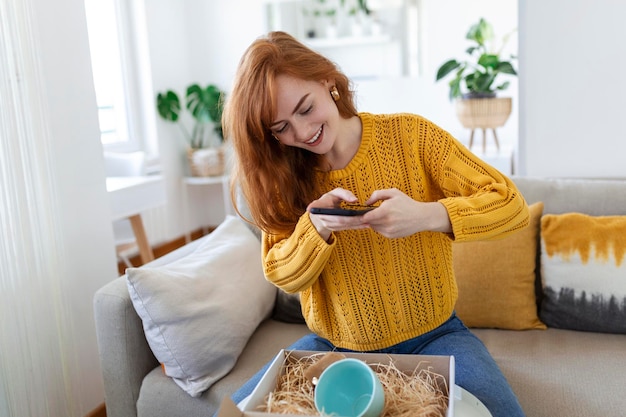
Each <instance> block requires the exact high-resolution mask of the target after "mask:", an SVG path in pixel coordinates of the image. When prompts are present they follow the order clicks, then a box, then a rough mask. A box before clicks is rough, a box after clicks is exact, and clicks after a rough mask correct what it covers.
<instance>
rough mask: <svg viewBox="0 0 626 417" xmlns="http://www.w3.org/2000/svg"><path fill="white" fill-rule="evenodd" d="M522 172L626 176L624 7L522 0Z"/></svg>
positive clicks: (609, 0)
mask: <svg viewBox="0 0 626 417" xmlns="http://www.w3.org/2000/svg"><path fill="white" fill-rule="evenodd" d="M519 14H520V61H521V69H520V97H521V103H520V127H521V128H520V133H521V141H520V145H521V146H520V162H521V163H520V171H521V173H522V174H524V175H529V176H562V177H622V178H623V177H626V163H625V162H624V155H625V154H626V133H625V132H626V130H625V129H624V117H625V116H624V115H625V114H626V78H624V75H623V69H624V68H626V47H625V46H624V45H625V44H624V39H626V25H624V17H625V16H626V2H620V1H615V0H596V1H588V0H544V1H534V0H520V8H519Z"/></svg>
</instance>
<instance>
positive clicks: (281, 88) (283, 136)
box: [270, 75, 341, 154]
mask: <svg viewBox="0 0 626 417" xmlns="http://www.w3.org/2000/svg"><path fill="white" fill-rule="evenodd" d="M276 86H277V91H276V99H277V105H276V116H275V117H274V120H273V121H272V125H271V126H270V130H271V131H272V134H273V135H274V136H275V137H276V138H278V140H280V142H281V143H282V144H284V145H287V146H295V147H299V148H303V149H306V150H309V151H311V152H315V153H317V154H326V153H327V152H329V151H330V150H331V149H332V147H333V146H334V144H335V140H336V137H337V136H336V135H337V134H336V132H337V128H338V124H339V122H340V119H341V117H340V116H339V111H338V110H337V106H336V105H335V102H334V101H333V99H332V97H331V95H330V88H331V85H330V84H329V83H328V82H316V81H305V80H301V79H299V78H294V77H291V76H288V75H279V76H278V77H276Z"/></svg>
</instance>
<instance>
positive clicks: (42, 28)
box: [2, 0, 117, 417]
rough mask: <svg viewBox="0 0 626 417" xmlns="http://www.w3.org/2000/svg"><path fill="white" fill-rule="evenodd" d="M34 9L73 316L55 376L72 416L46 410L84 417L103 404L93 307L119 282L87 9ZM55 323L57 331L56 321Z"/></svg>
mask: <svg viewBox="0 0 626 417" xmlns="http://www.w3.org/2000/svg"><path fill="white" fill-rule="evenodd" d="M32 3H33V4H34V8H33V10H34V13H35V21H34V22H33V24H34V27H35V28H36V31H37V33H38V36H37V42H39V44H40V46H41V51H42V54H41V56H40V61H41V65H42V72H43V75H44V80H43V81H44V85H43V87H42V91H41V97H42V100H43V102H44V105H45V106H47V110H48V112H49V122H50V133H51V136H52V138H53V152H54V161H52V162H51V164H52V167H53V172H52V174H53V176H54V181H55V182H56V184H57V187H58V188H57V191H58V201H59V203H60V210H61V213H62V216H63V218H62V219H61V221H62V227H63V236H62V237H61V242H62V244H63V248H61V252H62V253H64V254H65V256H66V259H64V261H65V263H64V267H65V269H66V276H64V277H63V288H62V289H61V294H62V295H61V297H62V300H63V303H64V308H66V309H67V311H69V312H70V315H69V317H67V319H68V320H69V322H68V323H64V324H63V325H64V327H66V328H69V329H72V332H71V334H70V335H59V339H60V340H59V341H58V343H59V344H60V345H61V346H62V350H63V354H64V361H65V363H64V367H65V368H66V370H67V371H68V374H67V375H56V376H54V377H55V379H56V380H57V381H58V383H59V384H63V383H66V384H67V387H66V389H67V390H68V395H69V397H68V399H69V400H70V403H71V404H70V405H71V407H72V409H71V410H55V409H53V407H54V406H53V405H52V404H49V405H48V407H50V412H51V414H50V415H53V416H59V417H61V416H83V415H85V414H87V413H88V412H89V411H91V410H92V409H93V408H95V407H96V406H97V405H98V404H100V403H102V402H103V399H104V398H103V388H102V381H101V376H100V367H99V359H98V351H97V345H96V336H95V331H94V324H93V323H94V321H93V307H92V300H93V294H94V292H95V291H96V290H97V289H98V288H99V287H101V286H102V285H104V284H105V283H107V282H108V281H110V280H111V279H112V278H115V277H116V275H117V270H116V267H115V265H116V262H115V250H114V245H113V231H112V228H111V223H110V221H109V219H110V210H109V200H108V196H107V193H106V186H105V180H104V162H103V157H102V147H101V145H100V133H99V127H98V119H97V112H96V110H95V109H96V99H95V92H94V89H93V81H92V76H91V65H90V59H89V49H88V42H87V29H86V23H85V18H84V6H83V2H82V0H58V1H55V2H50V1H48V0H33V1H32ZM61 10H62V13H60V12H59V11H61ZM51 244H52V242H51ZM50 320H51V323H50V326H51V328H54V326H55V324H54V322H53V321H54V318H53V317H50ZM68 336H69V337H68ZM2 337H6V335H3V336H2ZM66 337H67V338H66ZM37 342H38V341H36V340H35V341H33V343H37ZM36 371H37V370H35V372H36ZM33 395H34V397H33V399H32V401H39V400H41V401H46V398H45V393H41V392H38V393H33Z"/></svg>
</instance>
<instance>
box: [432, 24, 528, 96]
mask: <svg viewBox="0 0 626 417" xmlns="http://www.w3.org/2000/svg"><path fill="white" fill-rule="evenodd" d="M509 36H510V34H508V35H507V36H505V37H504V39H503V43H502V47H501V48H500V51H501V50H502V48H504V46H505V45H506V42H507V41H508V38H509ZM494 38H495V35H494V31H493V27H492V26H491V24H489V23H488V22H487V21H486V20H485V19H483V18H481V19H480V21H479V22H478V23H476V24H474V25H472V27H471V28H470V29H469V31H468V32H467V35H466V39H469V40H471V41H474V42H475V45H472V46H470V47H469V48H467V50H466V52H467V54H468V55H469V56H470V57H471V58H472V60H473V61H472V62H470V61H469V60H466V61H457V60H456V59H450V60H448V61H446V62H445V63H444V64H443V65H441V67H439V70H438V71H437V79H436V81H439V80H441V79H442V78H445V77H446V76H447V75H448V74H450V73H452V72H453V71H456V72H455V73H454V78H452V79H451V80H450V82H449V85H450V100H453V99H455V98H459V97H463V98H484V97H495V96H496V91H498V90H505V89H506V88H508V86H509V84H510V83H509V81H506V82H504V83H502V84H499V85H496V84H495V81H496V78H497V77H498V75H500V74H509V75H513V76H515V75H517V72H516V71H515V68H513V64H512V63H511V62H510V60H513V59H515V57H514V56H511V58H510V60H508V61H504V60H501V59H500V52H491V51H489V50H488V48H487V43H488V42H491V41H493V39H494Z"/></svg>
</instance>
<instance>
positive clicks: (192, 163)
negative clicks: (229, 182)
mask: <svg viewBox="0 0 626 417" xmlns="http://www.w3.org/2000/svg"><path fill="white" fill-rule="evenodd" d="M187 160H188V161H189V168H190V170H191V175H192V176H194V177H218V176H220V175H224V168H225V162H224V160H225V156H224V147H222V146H220V147H219V148H202V149H188V150H187Z"/></svg>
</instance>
